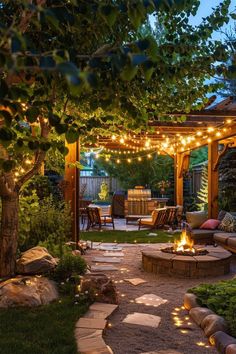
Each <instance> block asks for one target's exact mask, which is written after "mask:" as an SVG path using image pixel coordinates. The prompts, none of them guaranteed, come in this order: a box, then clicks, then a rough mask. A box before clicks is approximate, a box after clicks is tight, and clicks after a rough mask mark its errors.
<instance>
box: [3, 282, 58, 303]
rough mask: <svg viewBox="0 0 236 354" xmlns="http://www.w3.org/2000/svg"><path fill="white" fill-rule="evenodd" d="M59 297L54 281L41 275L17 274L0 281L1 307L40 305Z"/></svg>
mask: <svg viewBox="0 0 236 354" xmlns="http://www.w3.org/2000/svg"><path fill="white" fill-rule="evenodd" d="M57 298H58V292H57V288H56V285H55V283H54V282H53V281H51V280H49V279H47V278H45V277H41V276H20V275H19V276H16V277H15V278H11V279H8V280H6V281H4V282H2V283H0V307H3V308H7V307H15V306H29V307H33V306H40V305H45V304H48V303H49V302H51V301H53V300H56V299H57Z"/></svg>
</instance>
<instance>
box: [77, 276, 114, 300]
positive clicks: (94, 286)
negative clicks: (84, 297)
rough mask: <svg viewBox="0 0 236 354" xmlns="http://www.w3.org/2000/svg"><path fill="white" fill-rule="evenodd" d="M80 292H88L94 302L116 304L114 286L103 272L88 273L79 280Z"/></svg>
mask: <svg viewBox="0 0 236 354" xmlns="http://www.w3.org/2000/svg"><path fill="white" fill-rule="evenodd" d="M80 291H81V293H88V294H89V295H90V297H91V298H92V299H93V300H94V301H96V302H105V303H109V304H117V303H118V296H117V292H116V287H115V285H114V283H113V282H112V280H111V279H109V278H108V277H107V276H106V275H105V274H101V273H88V274H85V275H84V276H83V278H82V280H81V290H80Z"/></svg>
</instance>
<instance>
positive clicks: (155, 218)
mask: <svg viewBox="0 0 236 354" xmlns="http://www.w3.org/2000/svg"><path fill="white" fill-rule="evenodd" d="M166 211H167V209H166V208H160V209H154V210H153V212H152V214H151V217H150V218H144V219H139V223H138V229H139V230H140V229H141V227H150V228H151V229H158V228H160V227H164V225H165V220H166Z"/></svg>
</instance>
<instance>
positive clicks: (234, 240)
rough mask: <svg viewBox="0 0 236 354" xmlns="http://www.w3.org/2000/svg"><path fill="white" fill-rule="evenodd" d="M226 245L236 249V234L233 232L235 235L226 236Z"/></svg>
mask: <svg viewBox="0 0 236 354" xmlns="http://www.w3.org/2000/svg"><path fill="white" fill-rule="evenodd" d="M227 245H228V246H229V247H233V248H235V249H236V234H235V236H230V237H229V238H228V242H227Z"/></svg>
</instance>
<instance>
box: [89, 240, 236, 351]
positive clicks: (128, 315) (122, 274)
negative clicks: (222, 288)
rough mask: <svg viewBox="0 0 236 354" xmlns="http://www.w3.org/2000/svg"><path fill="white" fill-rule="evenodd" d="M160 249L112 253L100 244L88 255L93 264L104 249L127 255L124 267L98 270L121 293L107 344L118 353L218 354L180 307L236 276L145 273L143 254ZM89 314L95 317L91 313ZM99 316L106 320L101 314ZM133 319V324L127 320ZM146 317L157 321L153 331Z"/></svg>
mask: <svg viewBox="0 0 236 354" xmlns="http://www.w3.org/2000/svg"><path fill="white" fill-rule="evenodd" d="M162 247H166V244H155V245H154V244H152V245H150V244H149V245H148V244H146V245H126V244H122V245H121V244H120V245H118V246H115V250H114V247H112V246H111V245H110V244H109V245H108V246H106V245H105V244H101V245H100V247H99V248H100V250H98V249H97V250H94V249H93V250H90V251H88V252H87V254H86V256H85V258H86V260H87V261H88V263H90V264H92V263H93V259H94V258H95V257H101V256H103V253H104V251H106V252H116V250H117V252H122V253H124V257H120V259H121V263H120V264H116V269H117V271H116V272H112V271H110V270H109V269H110V268H106V267H114V266H113V265H112V264H109V263H106V264H103V265H99V266H96V267H101V268H100V269H101V270H102V269H103V272H104V273H105V274H106V275H108V276H109V277H110V278H111V279H112V280H113V281H114V283H115V285H116V287H117V290H118V295H119V307H118V309H117V310H116V311H115V312H114V313H112V315H111V316H110V317H109V326H108V328H107V329H106V331H105V333H104V334H103V340H104V342H105V343H106V345H108V346H109V347H110V348H111V349H112V351H113V353H114V354H216V353H217V351H216V349H215V348H214V347H211V346H210V345H209V343H208V341H207V338H206V337H205V336H204V332H203V331H202V330H201V329H200V328H199V327H198V326H197V325H195V324H194V323H193V322H192V321H191V319H190V318H189V316H188V311H186V310H185V309H184V308H183V307H182V304H183V296H184V294H185V292H186V291H187V289H189V288H191V287H193V286H195V285H198V284H200V283H202V282H208V283H212V282H215V281H218V280H221V279H229V278H232V277H233V274H232V273H231V274H230V275H227V276H224V277H215V278H210V279H179V278H170V277H168V276H164V275H163V276H161V275H158V276H155V275H154V274H151V273H146V272H144V271H143V270H142V266H141V250H143V249H145V250H147V249H150V250H151V249H154V250H155V249H160V248H162ZM112 256H113V254H112ZM114 256H115V255H114ZM235 263H236V262H235V261H233V262H232V269H233V270H235V269H236V267H235ZM93 267H95V266H93ZM102 267H103V268H102ZM137 279H141V280H143V281H144V282H140V283H139V282H138V281H137V283H136V282H135V281H134V283H133V284H132V280H137ZM137 284H139V285H138V286H137ZM144 297H145V299H144ZM140 298H141V299H142V300H144V301H140ZM151 299H152V300H151ZM88 316H89V317H90V318H91V314H90V315H89V314H88ZM146 316H151V317H146ZM152 316H153V317H152ZM98 318H100V319H104V317H102V315H101V317H98ZM132 318H133V319H134V322H135V324H131V323H130V322H129V321H130V319H132ZM137 318H138V320H137ZM147 318H149V319H150V318H153V319H156V323H155V324H156V325H155V327H151V326H149V325H148V324H149V323H150V321H146V319H147ZM157 318H158V319H159V320H158V322H157ZM128 322H129V323H128ZM157 323H158V324H157ZM96 353H97V352H96ZM99 353H100V352H99Z"/></svg>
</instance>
